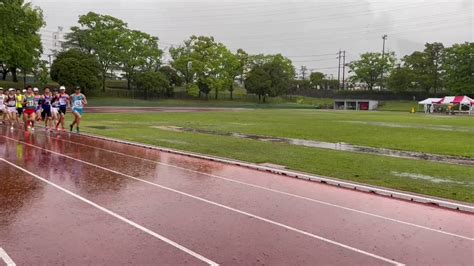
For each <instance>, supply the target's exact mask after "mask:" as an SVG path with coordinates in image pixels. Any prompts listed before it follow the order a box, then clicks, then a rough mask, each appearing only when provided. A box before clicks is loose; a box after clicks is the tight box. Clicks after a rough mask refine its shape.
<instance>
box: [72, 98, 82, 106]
mask: <svg viewBox="0 0 474 266" xmlns="http://www.w3.org/2000/svg"><path fill="white" fill-rule="evenodd" d="M73 105H74V107H75V108H82V100H75V101H74V103H73Z"/></svg>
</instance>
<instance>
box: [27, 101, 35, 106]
mask: <svg viewBox="0 0 474 266" xmlns="http://www.w3.org/2000/svg"><path fill="white" fill-rule="evenodd" d="M26 106H28V107H34V106H36V105H35V101H26Z"/></svg>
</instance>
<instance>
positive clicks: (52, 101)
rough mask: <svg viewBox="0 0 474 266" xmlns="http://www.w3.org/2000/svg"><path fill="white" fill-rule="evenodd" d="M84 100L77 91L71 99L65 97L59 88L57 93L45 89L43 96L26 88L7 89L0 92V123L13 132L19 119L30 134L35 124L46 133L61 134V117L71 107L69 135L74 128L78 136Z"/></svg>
mask: <svg viewBox="0 0 474 266" xmlns="http://www.w3.org/2000/svg"><path fill="white" fill-rule="evenodd" d="M86 104H87V99H86V96H85V95H84V94H82V93H81V89H80V88H76V89H75V92H74V93H73V94H71V95H68V94H67V93H66V88H65V87H64V86H61V87H60V88H59V90H53V91H51V89H50V88H48V87H45V88H44V90H43V94H40V91H39V89H38V88H33V87H31V86H28V87H26V89H24V90H23V91H20V90H15V89H13V88H10V89H9V90H8V92H5V91H4V90H3V88H0V115H1V118H2V121H1V123H3V124H7V123H9V124H10V128H11V129H12V130H13V129H14V126H15V124H16V125H17V126H18V127H20V124H21V123H20V118H21V117H23V126H24V128H25V130H31V131H34V129H35V123H36V122H41V121H44V126H45V128H46V130H53V129H54V128H55V129H56V130H63V131H65V128H64V124H65V116H66V111H67V109H68V107H71V110H72V114H73V115H74V121H73V123H72V124H71V125H70V126H69V129H70V131H73V129H74V126H75V127H76V131H77V132H78V133H79V126H80V123H81V119H82V115H83V113H84V105H86Z"/></svg>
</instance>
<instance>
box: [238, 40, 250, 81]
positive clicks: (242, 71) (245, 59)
mask: <svg viewBox="0 0 474 266" xmlns="http://www.w3.org/2000/svg"><path fill="white" fill-rule="evenodd" d="M235 55H236V56H237V59H238V60H239V79H240V84H241V85H243V84H244V80H245V75H246V74H247V73H248V71H249V70H250V69H249V54H248V53H247V52H245V51H244V50H243V49H237V53H236V54H235Z"/></svg>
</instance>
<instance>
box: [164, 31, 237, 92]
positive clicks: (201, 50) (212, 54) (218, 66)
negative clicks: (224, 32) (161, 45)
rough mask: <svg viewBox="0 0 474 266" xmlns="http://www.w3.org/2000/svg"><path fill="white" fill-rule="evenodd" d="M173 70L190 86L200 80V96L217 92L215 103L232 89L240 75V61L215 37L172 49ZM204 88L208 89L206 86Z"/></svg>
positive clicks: (194, 37)
mask: <svg viewBox="0 0 474 266" xmlns="http://www.w3.org/2000/svg"><path fill="white" fill-rule="evenodd" d="M170 53H171V56H172V58H173V62H172V66H173V67H174V68H175V69H176V70H177V71H178V73H180V74H181V75H183V76H184V77H185V80H186V81H187V83H188V84H189V83H192V82H193V81H194V78H196V79H197V80H199V82H200V84H201V86H198V87H199V88H202V89H203V90H201V92H202V93H203V94H204V95H206V97H207V95H208V93H209V91H208V88H209V89H210V90H214V92H215V97H216V99H217V98H218V95H219V91H222V90H224V89H229V88H230V87H231V86H232V85H233V82H234V79H235V77H236V76H237V75H238V71H239V61H238V59H237V57H236V56H235V55H234V54H232V53H231V52H230V51H229V49H227V47H225V45H224V44H222V43H219V42H216V41H215V40H214V38H213V37H208V36H191V37H190V38H189V39H188V40H186V41H184V44H183V45H182V46H180V47H177V48H172V49H170ZM204 84H205V85H204Z"/></svg>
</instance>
